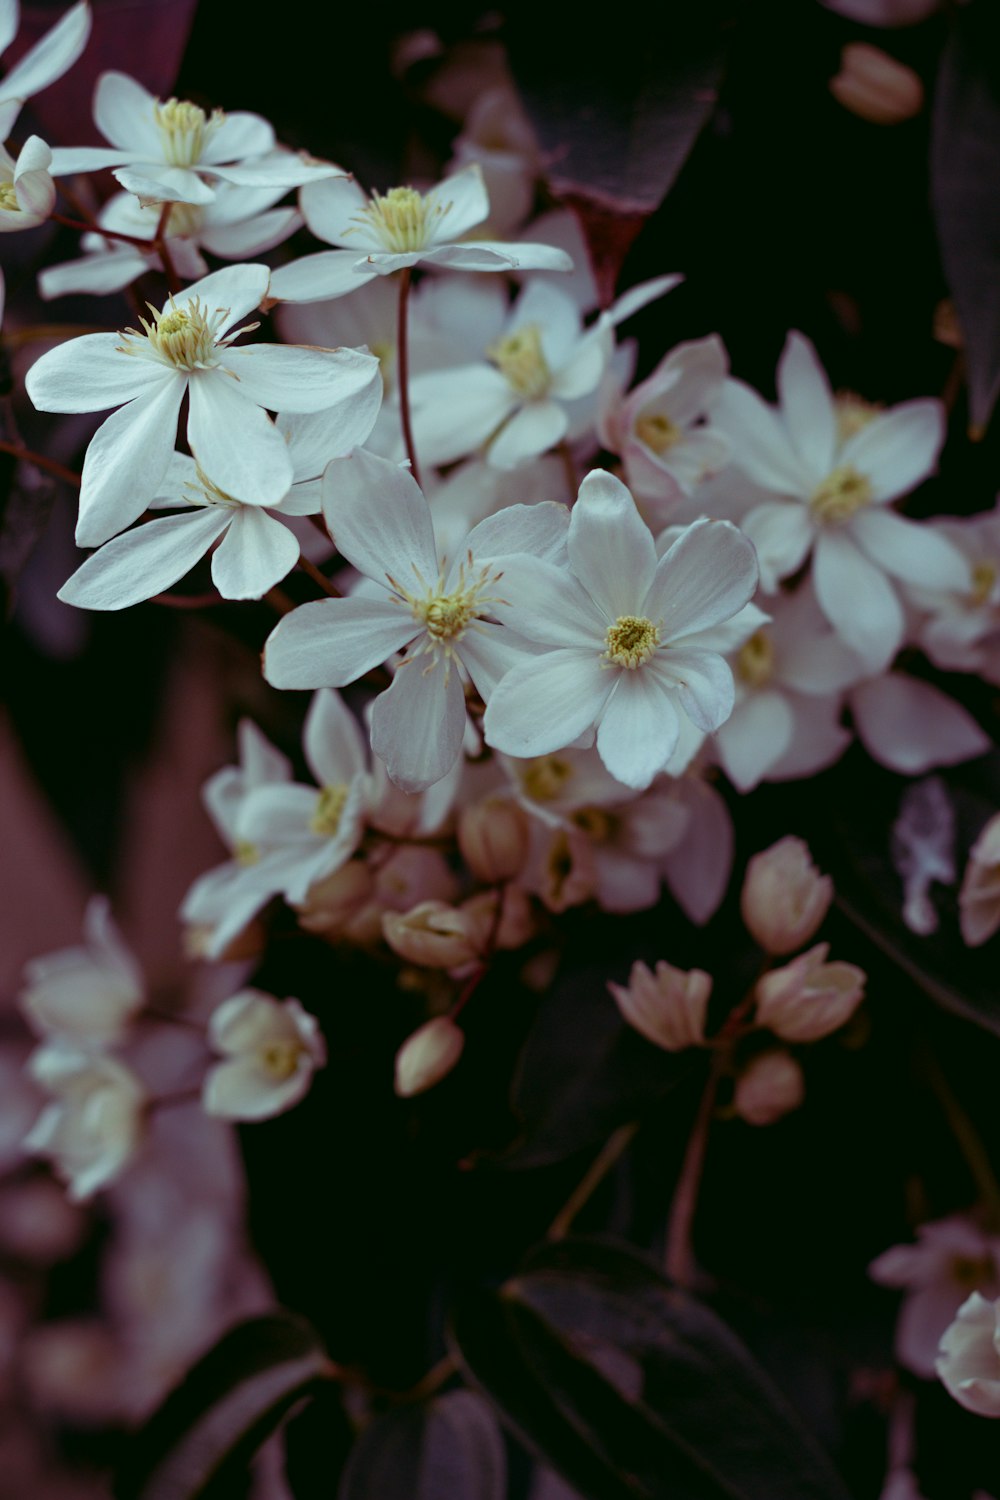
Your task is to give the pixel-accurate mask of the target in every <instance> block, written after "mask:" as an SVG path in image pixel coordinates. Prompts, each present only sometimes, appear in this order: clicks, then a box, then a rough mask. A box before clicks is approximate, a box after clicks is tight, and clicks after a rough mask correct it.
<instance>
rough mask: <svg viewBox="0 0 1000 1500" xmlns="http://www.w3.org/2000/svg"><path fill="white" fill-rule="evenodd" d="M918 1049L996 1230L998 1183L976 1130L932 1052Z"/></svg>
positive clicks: (999, 1200) (999, 1217) (999, 1207)
mask: <svg viewBox="0 0 1000 1500" xmlns="http://www.w3.org/2000/svg"><path fill="white" fill-rule="evenodd" d="M921 1052H922V1055H921V1059H920V1061H921V1064H922V1066H923V1069H924V1074H925V1076H926V1078H927V1082H928V1083H929V1084H930V1087H931V1089H932V1090H933V1092H934V1094H935V1096H936V1098H937V1101H938V1103H939V1104H940V1106H941V1109H942V1111H943V1112H944V1115H945V1118H946V1119H947V1121H948V1124H949V1125H950V1126H951V1129H952V1132H953V1134H954V1136H955V1140H956V1141H957V1142H958V1147H959V1150H960V1151H961V1153H962V1155H963V1157H964V1158H965V1164H966V1166H967V1167H968V1169H969V1173H970V1175H971V1177H972V1179H973V1181H974V1182H975V1184H976V1188H977V1189H978V1192H979V1196H980V1198H981V1200H982V1204H983V1208H984V1210H985V1215H986V1220H987V1224H988V1227H989V1228H990V1229H991V1230H992V1231H993V1232H994V1233H996V1232H997V1231H998V1230H1000V1184H998V1183H997V1178H996V1173H995V1172H994V1170H993V1164H992V1162H991V1161H990V1158H989V1153H988V1152H987V1150H986V1147H985V1146H984V1145H983V1141H982V1137H981V1136H980V1134H979V1131H978V1130H977V1129H976V1127H975V1125H973V1123H972V1121H971V1119H970V1118H969V1116H968V1114H967V1113H966V1112H965V1109H964V1108H963V1107H962V1105H961V1104H960V1103H959V1102H958V1099H957V1098H956V1096H955V1093H954V1091H953V1090H952V1087H951V1084H950V1083H949V1082H948V1080H947V1078H946V1077H945V1075H944V1071H943V1069H942V1067H941V1064H940V1063H939V1062H938V1060H937V1058H936V1057H935V1055H934V1053H933V1052H932V1051H931V1049H930V1048H929V1047H925V1048H922V1049H921Z"/></svg>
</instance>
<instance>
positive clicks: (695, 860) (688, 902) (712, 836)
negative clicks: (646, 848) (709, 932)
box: [663, 777, 733, 926]
mask: <svg viewBox="0 0 1000 1500" xmlns="http://www.w3.org/2000/svg"><path fill="white" fill-rule="evenodd" d="M678 795H680V796H681V798H682V800H683V802H684V804H685V805H686V807H687V808H688V812H689V814H690V818H689V822H688V826H687V831H686V833H685V834H684V837H683V838H682V839H681V841H680V843H679V844H677V845H675V847H674V848H673V849H671V850H670V852H669V854H667V855H666V857H665V858H664V861H663V873H664V875H665V876H666V879H667V882H668V884H669V886H670V889H671V892H672V893H673V896H674V899H675V900H676V902H677V904H678V905H679V906H680V908H681V910H682V911H683V912H684V913H685V915H686V916H688V917H689V918H690V919H691V921H692V922H697V923H698V925H699V926H701V925H702V924H703V923H705V922H707V921H708V919H709V917H711V916H712V915H713V914H714V913H715V911H716V910H717V909H718V907H719V905H720V903H721V901H722V898H723V896H724V895H725V894H726V886H727V885H728V884H729V874H730V871H731V869H732V864H733V820H732V818H731V817H730V815H729V809H728V807H727V806H726V803H725V801H724V800H723V798H722V797H721V796H720V795H719V793H718V792H717V791H716V790H715V788H714V787H713V786H709V785H708V783H707V782H705V781H698V780H696V779H695V778H694V777H685V778H684V780H683V781H682V782H681V783H679V785H678Z"/></svg>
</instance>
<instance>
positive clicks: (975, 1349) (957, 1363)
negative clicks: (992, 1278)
mask: <svg viewBox="0 0 1000 1500" xmlns="http://www.w3.org/2000/svg"><path fill="white" fill-rule="evenodd" d="M937 1372H938V1375H939V1376H940V1377H941V1380H942V1383H943V1384H944V1387H945V1389H946V1390H947V1391H948V1394H949V1395H950V1396H954V1398H955V1400H956V1401H957V1402H958V1403H959V1405H960V1406H964V1407H965V1408H966V1410H967V1411H974V1412H976V1413H977V1414H978V1415H979V1416H981V1417H1000V1299H998V1300H997V1301H996V1302H990V1301H988V1300H987V1298H986V1297H984V1296H982V1294H981V1293H980V1292H973V1293H972V1296H971V1297H969V1298H968V1300H967V1301H966V1302H963V1303H962V1306H961V1307H960V1308H959V1310H958V1314H957V1316H956V1318H955V1321H954V1322H953V1323H952V1325H951V1327H950V1328H949V1329H948V1330H947V1332H946V1333H945V1334H944V1335H943V1337H942V1339H941V1344H940V1347H939V1351H938V1358H937Z"/></svg>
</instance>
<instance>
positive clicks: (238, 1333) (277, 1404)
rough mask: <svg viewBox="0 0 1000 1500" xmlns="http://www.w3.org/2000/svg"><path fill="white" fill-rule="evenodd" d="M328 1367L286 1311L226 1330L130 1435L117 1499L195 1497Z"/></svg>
mask: <svg viewBox="0 0 1000 1500" xmlns="http://www.w3.org/2000/svg"><path fill="white" fill-rule="evenodd" d="M327 1367H328V1360H327V1356H326V1352H325V1350H324V1349H323V1347H322V1345H321V1344H320V1342H319V1340H318V1338H317V1336H316V1334H315V1333H314V1332H313V1330H312V1329H311V1328H310V1327H309V1326H308V1324H306V1323H304V1322H302V1321H300V1320H299V1319H298V1318H294V1317H292V1316H291V1315H290V1314H289V1313H284V1312H282V1313H272V1314H270V1315H268V1316H267V1317H261V1318H254V1319H252V1320H251V1321H249V1322H247V1323H241V1324H240V1325H239V1326H238V1327H236V1328H234V1329H232V1330H231V1331H230V1332H229V1333H227V1334H226V1335H225V1337H224V1338H222V1339H221V1340H220V1342H219V1343H218V1344H216V1345H215V1347H214V1348H213V1349H211V1350H209V1352H208V1353H207V1354H206V1355H204V1356H203V1358H202V1359H200V1360H199V1361H198V1363H197V1364H196V1365H195V1366H194V1367H193V1368H192V1369H191V1370H189V1371H188V1373H187V1375H186V1376H185V1377H184V1379H183V1381H182V1382H181V1384H180V1385H179V1386H177V1387H176V1389H175V1390H173V1391H172V1392H171V1393H170V1395H169V1396H168V1397H167V1399H166V1400H165V1401H164V1403H163V1405H162V1406H161V1407H160V1408H159V1409H158V1410H157V1411H156V1412H154V1414H153V1416H152V1417H151V1418H150V1419H149V1421H148V1422H147V1423H146V1425H145V1427H143V1428H142V1429H141V1430H140V1431H139V1432H138V1433H137V1434H136V1435H135V1437H134V1438H133V1440H132V1445H131V1450H130V1452H129V1453H128V1455H127V1456H126V1459H125V1462H124V1463H123V1465H122V1467H121V1469H120V1471H119V1473H118V1475H117V1478H116V1483H115V1495H116V1497H117V1500H194V1497H195V1496H208V1495H209V1494H210V1492H211V1486H212V1484H213V1481H215V1480H217V1479H221V1477H222V1476H223V1474H224V1473H228V1472H232V1471H233V1469H235V1468H236V1466H238V1465H240V1464H243V1463H246V1462H247V1460H248V1459H249V1457H250V1456H251V1455H252V1454H253V1453H254V1452H255V1451H256V1449H257V1448H258V1447H259V1446H260V1444H261V1443H262V1442H263V1441H264V1439H265V1438H266V1437H268V1436H269V1435H270V1433H271V1432H273V1431H274V1429H275V1428H276V1427H277V1425H278V1423H279V1422H280V1420H281V1418H282V1417H283V1416H284V1414H285V1413H286V1412H287V1411H288V1409H289V1408H290V1407H291V1406H292V1405H293V1404H294V1402H296V1401H297V1400H298V1399H299V1398H300V1397H302V1396H303V1395H305V1394H307V1393H308V1391H309V1389H310V1387H311V1386H312V1385H313V1384H314V1383H315V1382H316V1381H317V1380H320V1379H321V1378H322V1377H323V1375H324V1373H325V1371H326V1369H327Z"/></svg>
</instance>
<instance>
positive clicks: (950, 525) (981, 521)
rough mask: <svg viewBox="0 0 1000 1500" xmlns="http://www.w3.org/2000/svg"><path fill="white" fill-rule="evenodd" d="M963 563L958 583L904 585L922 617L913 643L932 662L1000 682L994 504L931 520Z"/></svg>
mask: <svg viewBox="0 0 1000 1500" xmlns="http://www.w3.org/2000/svg"><path fill="white" fill-rule="evenodd" d="M931 525H932V527H933V528H934V530H936V531H940V532H941V534H942V536H944V537H946V538H947V539H948V541H949V542H951V543H952V545H953V546H955V547H957V548H958V550H959V552H961V553H962V555H963V557H965V558H966V559H967V561H968V564H969V577H968V579H967V580H966V586H965V587H964V588H961V589H952V590H933V589H916V588H910V589H908V590H907V597H908V598H909V600H910V602H911V603H912V604H913V605H915V606H916V608H917V609H918V610H920V611H921V613H922V615H923V619H922V620H921V621H920V622H919V624H918V625H917V628H916V632H915V637H914V638H915V640H916V643H917V644H918V645H919V646H920V647H921V649H922V650H924V651H926V653H927V655H928V656H929V657H930V659H931V661H932V662H933V663H934V664H935V666H938V667H943V668H944V669H945V670H946V671H950V672H974V673H975V674H976V675H977V676H978V677H984V678H985V679H986V681H987V682H992V683H995V684H1000V505H996V506H994V508H993V510H991V511H987V512H985V514H983V515H978V516H963V517H957V516H954V517H952V516H949V517H941V518H939V519H938V520H935V521H932V522H931Z"/></svg>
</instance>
